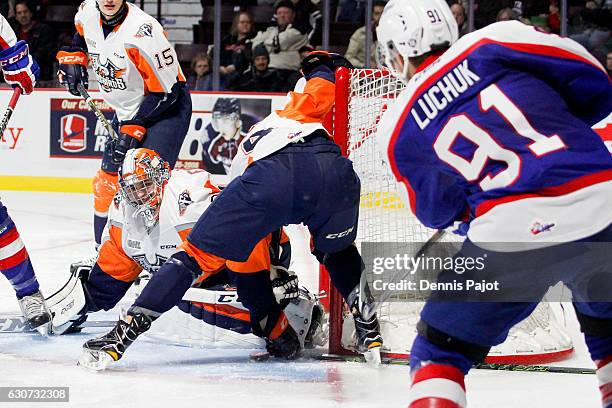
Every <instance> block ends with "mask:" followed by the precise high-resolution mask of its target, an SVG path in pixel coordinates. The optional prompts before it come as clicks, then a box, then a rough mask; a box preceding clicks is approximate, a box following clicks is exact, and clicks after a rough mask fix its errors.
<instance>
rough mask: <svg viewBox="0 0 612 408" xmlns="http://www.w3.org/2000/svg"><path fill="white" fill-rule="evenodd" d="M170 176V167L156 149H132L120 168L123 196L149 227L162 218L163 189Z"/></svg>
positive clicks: (120, 189) (120, 185)
mask: <svg viewBox="0 0 612 408" xmlns="http://www.w3.org/2000/svg"><path fill="white" fill-rule="evenodd" d="M169 178H170V166H169V165H168V162H166V161H165V160H164V159H162V158H161V157H160V156H159V155H158V154H157V153H156V152H155V151H153V150H151V149H145V148H139V149H131V150H128V152H127V153H126V155H125V159H124V160H123V164H122V165H121V168H120V169H119V191H120V193H121V198H122V199H123V200H125V202H126V203H128V204H129V205H131V206H132V207H134V208H135V209H136V210H137V211H136V214H139V215H142V216H143V218H144V222H145V225H146V226H147V228H153V227H154V226H155V224H157V221H158V219H159V209H160V206H161V202H162V196H163V189H164V186H165V185H166V183H167V182H168V179H169Z"/></svg>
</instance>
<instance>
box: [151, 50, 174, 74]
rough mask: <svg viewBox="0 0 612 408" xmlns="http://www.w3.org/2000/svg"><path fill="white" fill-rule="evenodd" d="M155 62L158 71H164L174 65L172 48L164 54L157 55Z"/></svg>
mask: <svg viewBox="0 0 612 408" xmlns="http://www.w3.org/2000/svg"><path fill="white" fill-rule="evenodd" d="M155 60H156V61H157V69H163V68H164V67H168V66H170V65H172V64H174V55H172V48H166V49H165V50H163V51H162V52H158V53H157V54H155Z"/></svg>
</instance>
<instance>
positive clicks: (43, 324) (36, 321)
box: [18, 291, 51, 336]
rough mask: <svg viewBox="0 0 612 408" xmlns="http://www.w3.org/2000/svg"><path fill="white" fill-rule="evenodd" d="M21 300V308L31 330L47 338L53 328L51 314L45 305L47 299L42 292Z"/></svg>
mask: <svg viewBox="0 0 612 408" xmlns="http://www.w3.org/2000/svg"><path fill="white" fill-rule="evenodd" d="M18 300H19V307H20V308H21V312H22V313H23V316H24V317H25V318H26V320H27V321H28V324H29V325H30V327H31V328H33V329H36V331H38V332H39V333H40V334H41V335H43V336H47V335H48V334H49V328H50V326H51V313H49V309H48V308H47V305H46V304H45V298H44V297H43V295H42V293H40V291H38V292H36V293H33V294H31V295H28V296H24V297H22V298H21V299H18Z"/></svg>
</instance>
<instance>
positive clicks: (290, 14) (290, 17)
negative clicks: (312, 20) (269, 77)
mask: <svg viewBox="0 0 612 408" xmlns="http://www.w3.org/2000/svg"><path fill="white" fill-rule="evenodd" d="M275 10H276V24H275V25H272V26H270V27H268V28H267V29H266V31H260V32H258V33H257V35H256V36H255V38H253V40H252V46H253V47H255V46H257V45H258V44H263V45H265V47H266V48H267V50H268V52H269V53H270V67H271V68H276V69H278V70H285V71H297V70H298V69H299V67H300V55H299V53H298V50H299V49H300V48H301V47H303V46H304V45H306V44H308V36H307V35H306V33H305V32H303V31H300V30H299V29H298V27H294V26H293V22H294V19H295V5H294V4H293V2H292V1H290V0H281V1H279V2H278V3H277V4H276V7H275ZM282 74H283V72H281V75H282Z"/></svg>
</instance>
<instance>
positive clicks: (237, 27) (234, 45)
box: [219, 11, 255, 82]
mask: <svg viewBox="0 0 612 408" xmlns="http://www.w3.org/2000/svg"><path fill="white" fill-rule="evenodd" d="M254 36H255V32H254V31H253V17H252V16H251V14H250V13H249V12H248V11H241V12H239V13H237V14H236V15H235V16H234V21H233V22H232V28H231V30H230V34H229V35H228V36H227V37H225V38H223V39H222V40H221V63H220V67H219V71H220V73H221V75H222V76H223V77H224V80H225V81H226V82H230V81H232V79H233V78H234V77H236V76H238V75H240V73H241V72H242V71H244V70H245V69H247V68H248V66H249V58H248V57H247V55H246V54H247V52H246V45H247V41H248V40H250V39H252V38H253V37H254Z"/></svg>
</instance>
